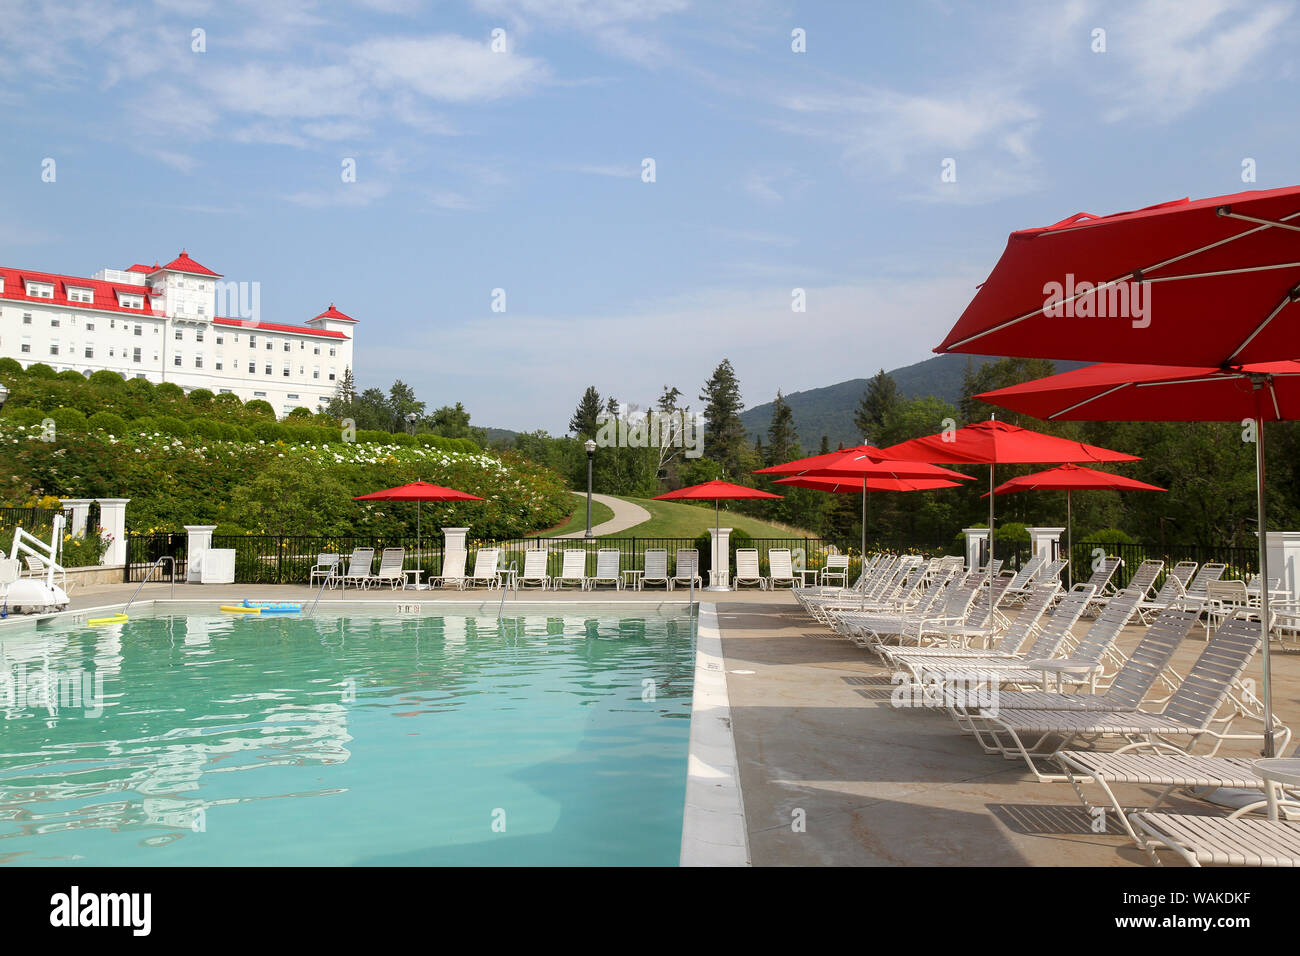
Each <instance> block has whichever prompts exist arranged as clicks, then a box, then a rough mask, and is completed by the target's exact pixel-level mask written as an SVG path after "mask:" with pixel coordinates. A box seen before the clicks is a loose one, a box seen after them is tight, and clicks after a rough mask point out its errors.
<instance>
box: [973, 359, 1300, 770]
mask: <svg viewBox="0 0 1300 956" xmlns="http://www.w3.org/2000/svg"><path fill="white" fill-rule="evenodd" d="M976 397H977V398H979V399H980V400H981V401H985V402H989V403H990V404H994V405H1001V406H1002V407H1003V408H1010V409H1014V410H1015V411H1019V412H1024V413H1026V414H1029V415H1034V416H1035V417H1038V418H1046V419H1073V420H1086V421H1167V422H1225V421H1226V422H1239V421H1243V420H1245V419H1248V418H1249V419H1253V420H1254V421H1255V507H1256V509H1257V515H1258V520H1259V576H1260V618H1261V619H1262V620H1263V621H1264V622H1266V623H1265V625H1264V627H1265V629H1266V630H1267V629H1268V628H1269V627H1271V624H1272V622H1271V621H1270V620H1269V617H1270V612H1269V593H1268V549H1267V544H1268V542H1267V537H1266V533H1265V532H1266V528H1267V525H1266V523H1265V518H1264V423H1265V422H1270V421H1294V420H1296V419H1297V418H1300V362H1296V361H1287V362H1265V363H1259V364H1255V365H1244V366H1233V367H1225V368H1206V367H1200V368H1198V367H1186V366H1183V367H1180V366H1170V365H1116V364H1106V365H1092V366H1088V367H1087V368H1081V369H1076V370H1075V371H1073V372H1064V373H1062V374H1060V375H1050V376H1048V377H1047V378H1041V379H1038V380H1037V381H1033V382H1025V383H1024V384H1021V385H1013V386H1011V387H1010V388H1002V389H998V390H996V391H993V392H985V393H984V394H982V395H978V396H976ZM1263 666H1264V710H1265V713H1267V714H1268V715H1269V718H1268V719H1267V720H1266V723H1267V725H1268V728H1267V730H1266V732H1265V735H1264V752H1265V755H1266V756H1270V757H1271V756H1273V754H1274V746H1275V745H1274V734H1273V725H1272V713H1273V708H1272V686H1271V685H1272V670H1271V666H1270V661H1269V642H1268V638H1267V636H1266V637H1265V640H1264V654H1263Z"/></svg>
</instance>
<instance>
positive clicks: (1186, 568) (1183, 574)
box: [1138, 561, 1197, 624]
mask: <svg viewBox="0 0 1300 956" xmlns="http://www.w3.org/2000/svg"><path fill="white" fill-rule="evenodd" d="M1196 567H1197V565H1196V562H1195V561H1179V562H1178V563H1177V564H1175V565H1174V566H1173V567H1172V568H1170V569H1169V571H1168V572H1166V574H1165V581H1164V584H1162V585H1160V590H1159V591H1157V592H1156V596H1155V597H1153V598H1152V599H1151V600H1149V601H1147V600H1143V601H1142V603H1141V604H1139V605H1138V619H1139V620H1141V621H1142V623H1143V624H1149V623H1151V619H1152V618H1154V617H1156V616H1157V615H1159V614H1161V613H1163V612H1164V611H1165V610H1166V609H1168V608H1171V607H1177V606H1178V605H1179V603H1180V602H1181V601H1182V600H1183V598H1184V597H1185V596H1186V595H1187V585H1188V582H1190V581H1191V580H1192V575H1194V574H1195V573H1196Z"/></svg>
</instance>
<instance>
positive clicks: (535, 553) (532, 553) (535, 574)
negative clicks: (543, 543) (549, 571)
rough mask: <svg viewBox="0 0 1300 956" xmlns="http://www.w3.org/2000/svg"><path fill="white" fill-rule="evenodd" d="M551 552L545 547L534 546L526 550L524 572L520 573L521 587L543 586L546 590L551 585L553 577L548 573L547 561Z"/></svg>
mask: <svg viewBox="0 0 1300 956" xmlns="http://www.w3.org/2000/svg"><path fill="white" fill-rule="evenodd" d="M550 558H551V552H550V551H547V550H545V549H543V548H533V549H531V550H528V551H525V552H524V572H523V574H521V575H519V586H520V587H521V588H528V587H534V588H541V589H542V590H543V591H545V590H546V589H547V588H548V587H550V586H551V579H550V578H549V577H547V575H546V563H547V562H548V561H549V560H550Z"/></svg>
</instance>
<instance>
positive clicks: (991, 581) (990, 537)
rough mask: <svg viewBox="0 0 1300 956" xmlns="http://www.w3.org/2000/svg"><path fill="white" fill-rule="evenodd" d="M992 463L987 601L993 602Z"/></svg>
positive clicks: (990, 469) (992, 465) (992, 466)
mask: <svg viewBox="0 0 1300 956" xmlns="http://www.w3.org/2000/svg"><path fill="white" fill-rule="evenodd" d="M994 467H995V466H994V464H993V462H989V600H990V601H991V600H993V498H994V497H995V496H994V494H993V487H994V485H993V469H994Z"/></svg>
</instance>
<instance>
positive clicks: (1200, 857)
mask: <svg viewBox="0 0 1300 956" xmlns="http://www.w3.org/2000/svg"><path fill="white" fill-rule="evenodd" d="M1128 820H1129V822H1130V823H1131V824H1132V825H1133V826H1134V827H1136V828H1137V829H1138V830H1140V831H1142V833H1143V834H1144V836H1145V839H1139V845H1140V846H1142V848H1143V849H1144V850H1146V851H1147V855H1148V856H1150V857H1151V860H1152V862H1154V863H1156V864H1160V863H1161V860H1160V857H1159V856H1158V855H1157V854H1156V847H1155V843H1159V844H1160V845H1162V846H1165V847H1167V848H1169V849H1171V850H1173V851H1174V852H1175V853H1177V854H1178V855H1179V856H1181V857H1182V858H1183V861H1184V862H1185V863H1187V865H1188V866H1288V867H1291V866H1300V824H1297V823H1288V822H1287V821H1285V820H1259V819H1255V818H1251V817H1212V816H1206V815H1204V814H1190V813H1149V812H1145V811H1144V812H1139V813H1134V814H1132V815H1130V816H1129V817H1128ZM1153 841H1154V842H1153Z"/></svg>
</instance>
